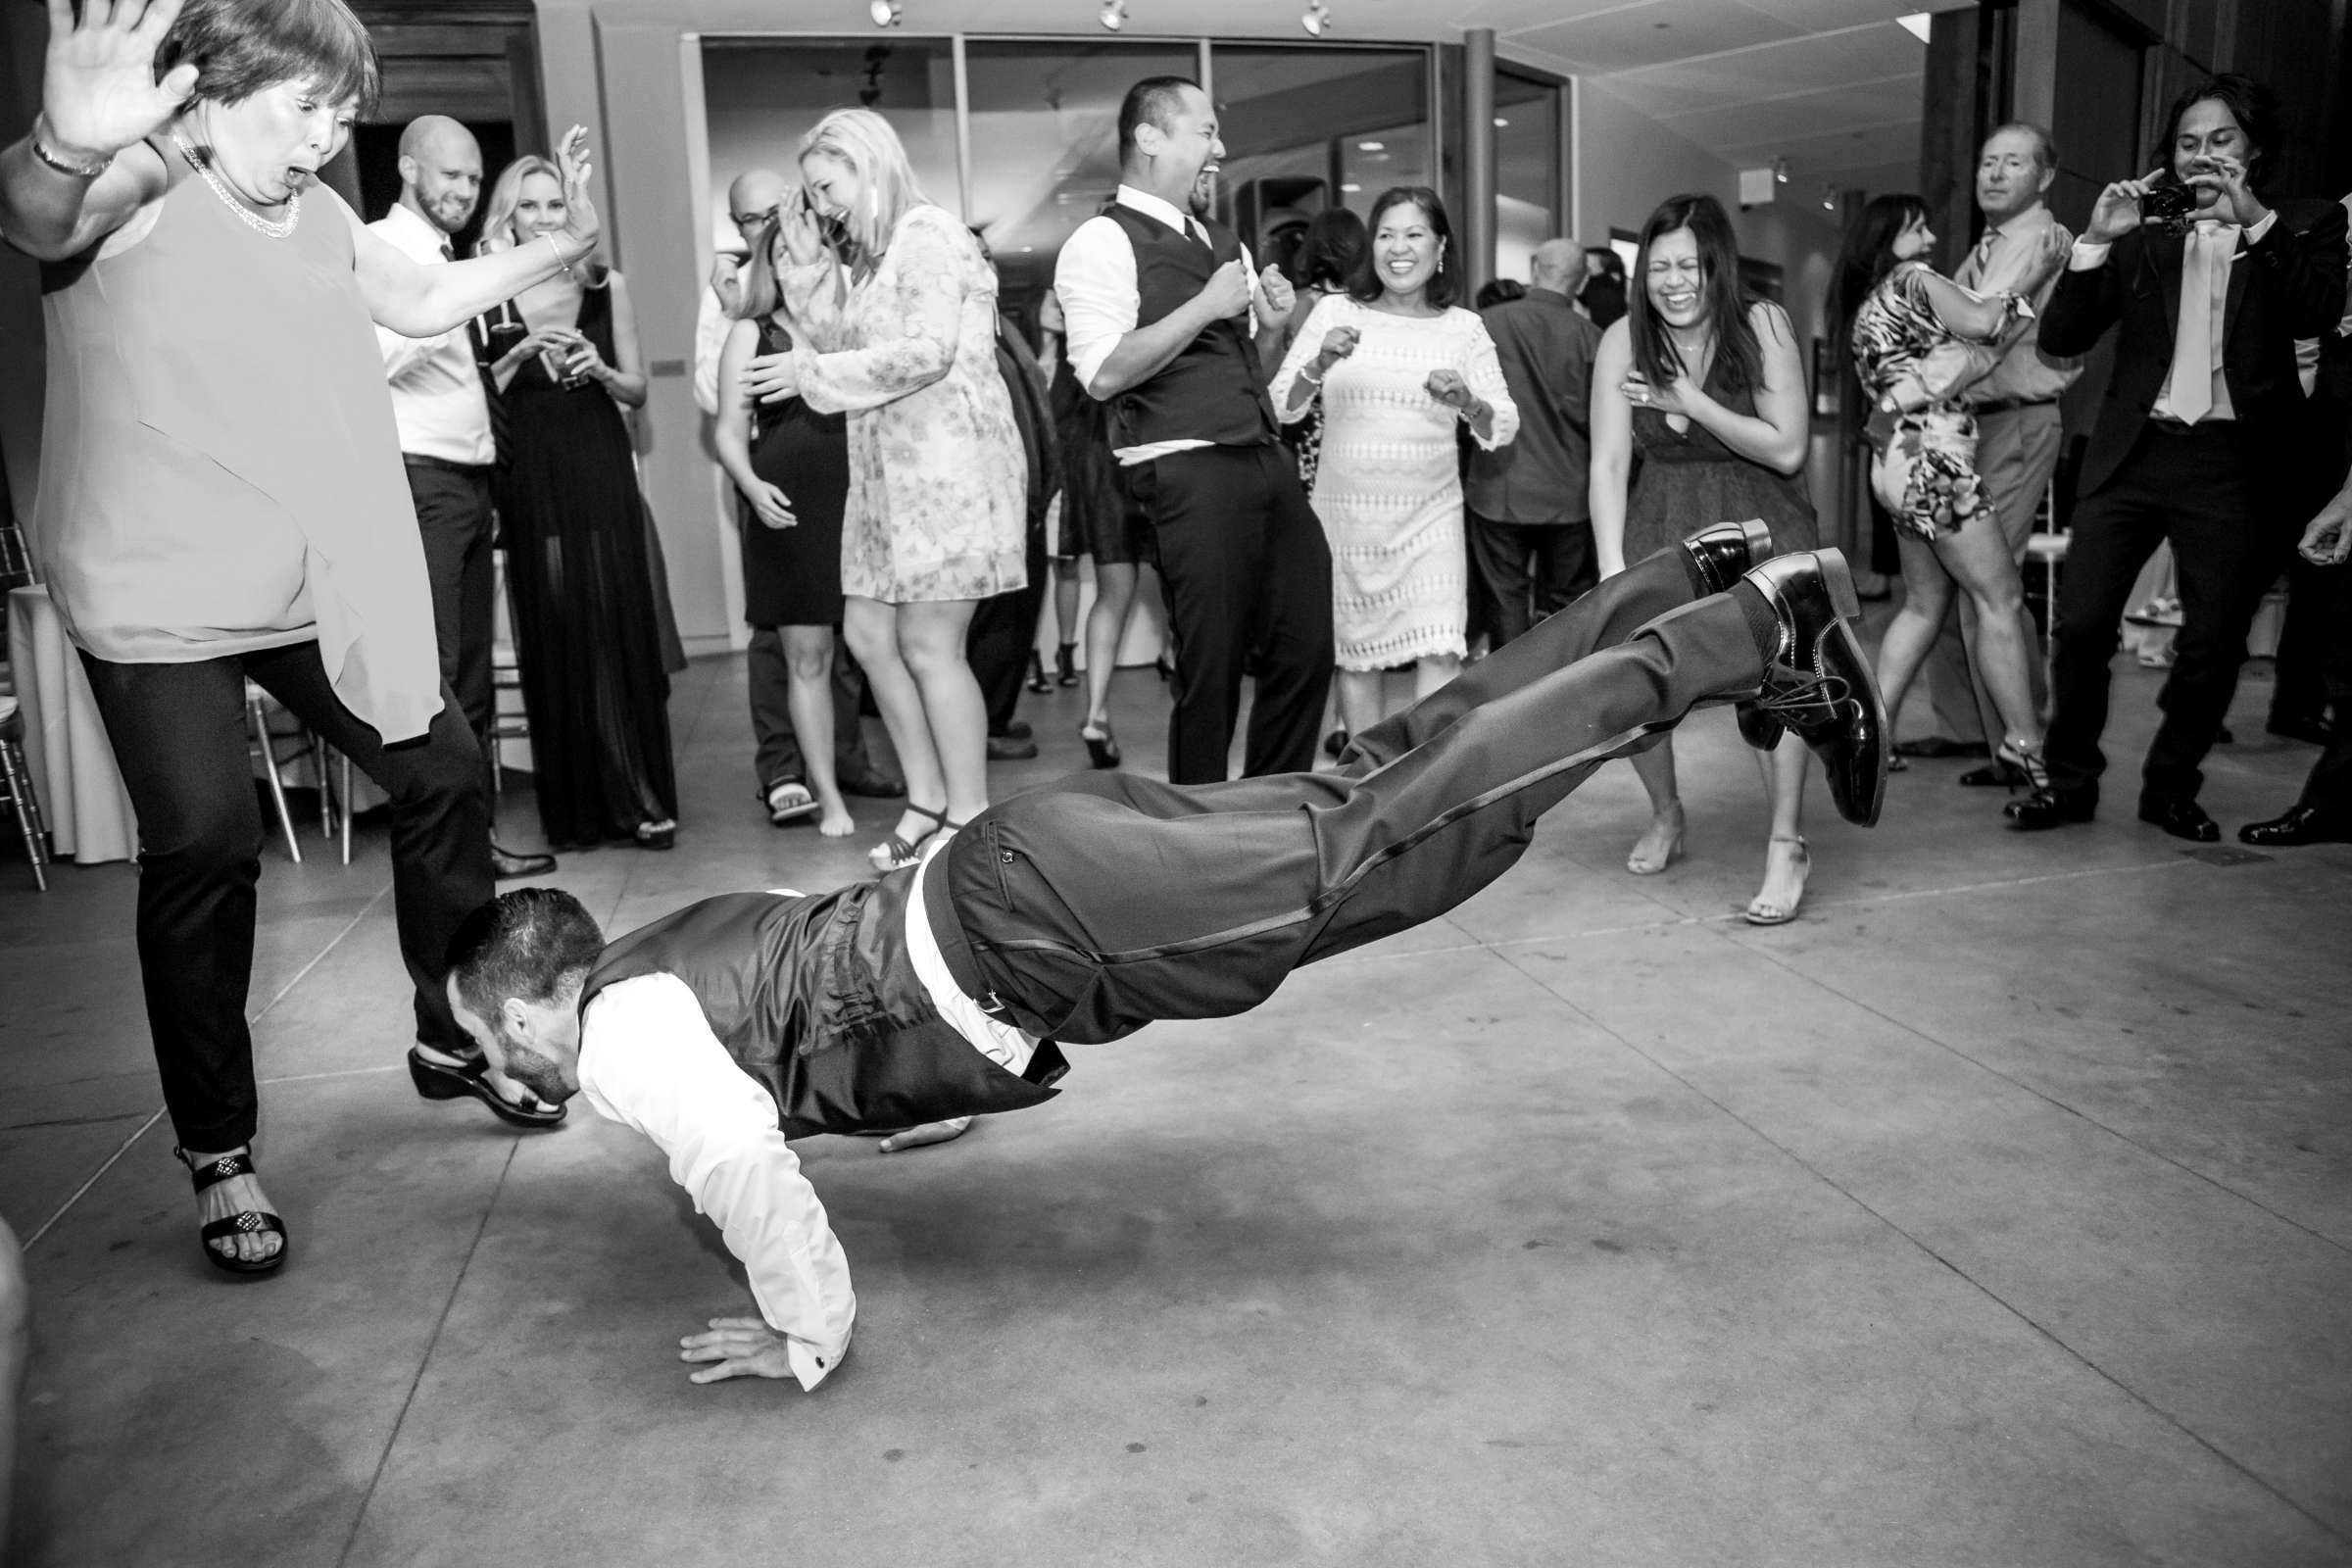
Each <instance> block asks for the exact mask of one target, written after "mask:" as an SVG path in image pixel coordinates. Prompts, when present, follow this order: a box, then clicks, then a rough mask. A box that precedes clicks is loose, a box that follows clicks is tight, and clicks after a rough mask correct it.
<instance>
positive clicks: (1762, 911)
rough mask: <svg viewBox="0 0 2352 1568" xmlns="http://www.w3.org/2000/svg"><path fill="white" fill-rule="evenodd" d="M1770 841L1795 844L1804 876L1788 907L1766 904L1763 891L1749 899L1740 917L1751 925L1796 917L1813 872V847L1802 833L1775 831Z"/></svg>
mask: <svg viewBox="0 0 2352 1568" xmlns="http://www.w3.org/2000/svg"><path fill="white" fill-rule="evenodd" d="M1770 842H1772V843H1774V844H1793V845H1795V846H1796V863H1797V865H1798V866H1799V867H1801V868H1802V869H1803V871H1804V876H1802V877H1799V878H1798V879H1797V884H1796V897H1795V898H1793V899H1790V900H1789V903H1788V906H1787V907H1782V906H1780V905H1778V904H1766V903H1765V902H1764V895H1763V894H1762V893H1758V894H1757V895H1756V896H1755V897H1754V898H1752V899H1750V900H1748V901H1747V907H1746V908H1744V909H1742V910H1740V918H1741V919H1743V920H1745V921H1746V922H1747V923H1748V924H1749V925H1787V924H1788V923H1789V921H1791V920H1793V919H1795V918H1796V909H1797V906H1798V905H1800V904H1802V903H1804V902H1805V881H1806V879H1807V878H1809V877H1811V876H1812V874H1813V847H1812V846H1811V845H1809V844H1807V843H1806V842H1805V836H1804V835H1803V834H1802V833H1798V834H1794V835H1790V834H1787V833H1775V834H1774V835H1773V836H1772V839H1771V841H1770ZM1767 853H1769V852H1767Z"/></svg>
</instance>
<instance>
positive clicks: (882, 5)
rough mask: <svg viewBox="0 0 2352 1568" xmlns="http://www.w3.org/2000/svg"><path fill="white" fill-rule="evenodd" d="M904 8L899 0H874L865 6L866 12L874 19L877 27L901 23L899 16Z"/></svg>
mask: <svg viewBox="0 0 2352 1568" xmlns="http://www.w3.org/2000/svg"><path fill="white" fill-rule="evenodd" d="M903 10H904V8H903V7H901V5H900V4H899V0H873V3H872V4H871V5H869V6H867V7H866V8H865V14H866V15H867V16H869V17H871V18H873V19H874V25H875V26H877V27H895V26H897V25H899V17H900V16H901V14H902V13H903Z"/></svg>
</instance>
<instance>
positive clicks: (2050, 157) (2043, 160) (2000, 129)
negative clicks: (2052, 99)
mask: <svg viewBox="0 0 2352 1568" xmlns="http://www.w3.org/2000/svg"><path fill="white" fill-rule="evenodd" d="M2012 130H2022V131H2024V132H2025V133H2026V134H2027V135H2029V136H2031V137H2033V138H2034V165H2035V167H2037V168H2039V169H2040V171H2041V172H2043V173H2045V174H2047V173H2050V172H2054V171H2055V170H2056V169H2057V168H2058V139H2057V138H2056V137H2054V136H2052V135H2051V134H2050V132H2049V127H2047V126H2046V125H2037V124H2035V123H2034V122H2033V121H2031V120H2005V121H2003V122H2001V123H1999V124H1997V125H1995V126H1993V127H1992V129H1990V130H1989V131H1986V132H1985V146H1990V145H1991V143H1992V138H1993V137H1995V136H1999V135H2004V134H2006V133H2007V132H2009V131H2012ZM1980 151H1982V149H1980Z"/></svg>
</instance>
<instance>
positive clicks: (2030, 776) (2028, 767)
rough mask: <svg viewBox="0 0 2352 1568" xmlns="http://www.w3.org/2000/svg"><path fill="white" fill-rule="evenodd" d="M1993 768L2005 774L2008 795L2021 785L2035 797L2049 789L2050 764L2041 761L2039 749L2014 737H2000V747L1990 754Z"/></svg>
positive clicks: (2015, 791)
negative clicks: (2007, 783) (2007, 782)
mask: <svg viewBox="0 0 2352 1568" xmlns="http://www.w3.org/2000/svg"><path fill="white" fill-rule="evenodd" d="M1992 760H1993V766H1994V767H1995V768H1997V769H2001V770H2003V771H2004V772H2005V774H2006V777H2007V779H2008V780H2009V793H2010V794H2012V795H2015V794H2016V793H2017V789H2018V785H2020V784H2023V785H2024V786H2025V787H2026V788H2027V789H2028V790H2030V791H2032V792H2033V793H2034V794H2036V795H2040V794H2044V793H2046V792H2047V791H2048V789H2049V787H2050V764H2049V763H2048V762H2046V761H2044V760H2042V756H2041V748H2040V747H2039V746H2036V745H2034V744H2033V743H2031V742H2029V741H2023V740H2020V739H2018V738H2017V737H2016V736H2015V735H2004V736H2002V737H2001V744H2000V746H1999V747H1998V748H1997V749H1995V750H1994V752H1993V754H1992Z"/></svg>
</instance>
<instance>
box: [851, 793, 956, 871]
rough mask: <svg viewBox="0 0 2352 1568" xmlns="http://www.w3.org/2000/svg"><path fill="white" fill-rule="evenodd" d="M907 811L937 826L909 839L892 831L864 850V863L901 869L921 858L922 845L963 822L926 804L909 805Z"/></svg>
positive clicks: (882, 869)
mask: <svg viewBox="0 0 2352 1568" xmlns="http://www.w3.org/2000/svg"><path fill="white" fill-rule="evenodd" d="M907 813H908V814H909V815H912V816H927V817H929V818H930V819H931V820H932V821H934V822H937V823H938V824H939V826H937V827H935V828H932V829H931V830H930V831H929V832H927V833H918V834H916V835H915V836H914V837H913V838H912V839H911V840H909V839H905V838H901V837H900V836H899V835H898V834H896V833H893V834H892V835H891V836H890V837H888V838H886V839H884V840H883V841H882V842H881V843H879V844H877V845H875V846H874V847H873V848H872V849H870V850H868V851H866V852H865V863H866V864H868V865H870V866H872V867H873V868H874V869H875V870H877V871H903V870H905V869H906V868H907V867H908V866H910V865H912V864H914V862H915V861H917V860H919V859H921V858H923V846H924V845H926V844H928V843H930V842H931V841H932V840H933V839H935V838H938V837H939V836H940V835H941V834H943V833H953V832H955V831H956V829H957V828H960V827H962V826H963V825H964V824H963V823H961V822H958V821H956V820H954V819H953V818H951V817H950V816H949V815H948V813H947V812H945V811H934V810H933V809H931V808H929V807H928V806H914V805H909V806H908V807H907Z"/></svg>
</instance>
